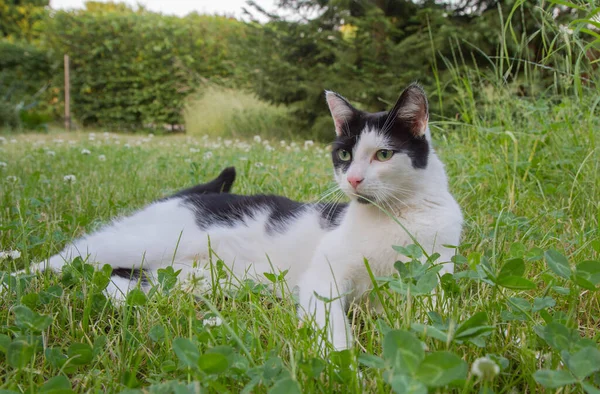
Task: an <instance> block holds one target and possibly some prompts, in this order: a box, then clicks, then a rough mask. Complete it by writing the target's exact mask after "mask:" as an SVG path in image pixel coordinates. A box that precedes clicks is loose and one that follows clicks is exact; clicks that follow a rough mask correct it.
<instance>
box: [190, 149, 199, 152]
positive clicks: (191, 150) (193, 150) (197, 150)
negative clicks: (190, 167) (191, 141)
mask: <svg viewBox="0 0 600 394" xmlns="http://www.w3.org/2000/svg"><path fill="white" fill-rule="evenodd" d="M198 152H200V149H198V148H190V153H198Z"/></svg>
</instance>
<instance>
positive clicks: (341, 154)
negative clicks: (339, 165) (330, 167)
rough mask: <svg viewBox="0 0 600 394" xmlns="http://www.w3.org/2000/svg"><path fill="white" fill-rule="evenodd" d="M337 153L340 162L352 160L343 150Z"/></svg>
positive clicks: (349, 154) (350, 155)
mask: <svg viewBox="0 0 600 394" xmlns="http://www.w3.org/2000/svg"><path fill="white" fill-rule="evenodd" d="M337 153H338V157H339V158H340V160H341V161H349V160H350V159H351V158H352V154H351V153H350V152H348V151H347V150H345V149H340V150H338V152H337Z"/></svg>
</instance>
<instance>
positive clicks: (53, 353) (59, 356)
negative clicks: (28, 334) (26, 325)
mask: <svg viewBox="0 0 600 394" xmlns="http://www.w3.org/2000/svg"><path fill="white" fill-rule="evenodd" d="M44 356H45V357H46V361H48V362H49V363H50V365H52V366H53V367H54V368H56V369H59V368H62V366H63V365H65V362H67V359H68V357H67V356H65V355H64V354H63V353H62V352H61V350H60V349H59V348H55V347H54V348H53V347H49V348H46V350H45V351H44Z"/></svg>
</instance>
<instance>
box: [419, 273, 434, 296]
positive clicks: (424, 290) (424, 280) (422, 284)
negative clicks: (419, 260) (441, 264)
mask: <svg viewBox="0 0 600 394" xmlns="http://www.w3.org/2000/svg"><path fill="white" fill-rule="evenodd" d="M437 283H438V276H437V273H436V272H433V271H429V272H427V273H426V274H425V275H423V276H421V277H420V278H419V280H418V281H417V285H416V290H417V292H418V293H417V294H430V293H431V292H432V291H433V290H434V289H435V287H436V286H437Z"/></svg>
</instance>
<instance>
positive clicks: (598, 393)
mask: <svg viewBox="0 0 600 394" xmlns="http://www.w3.org/2000/svg"><path fill="white" fill-rule="evenodd" d="M581 386H582V387H583V389H584V390H585V392H586V393H587V394H600V389H598V388H597V387H596V386H594V385H592V384H590V383H588V382H583V383H581Z"/></svg>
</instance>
